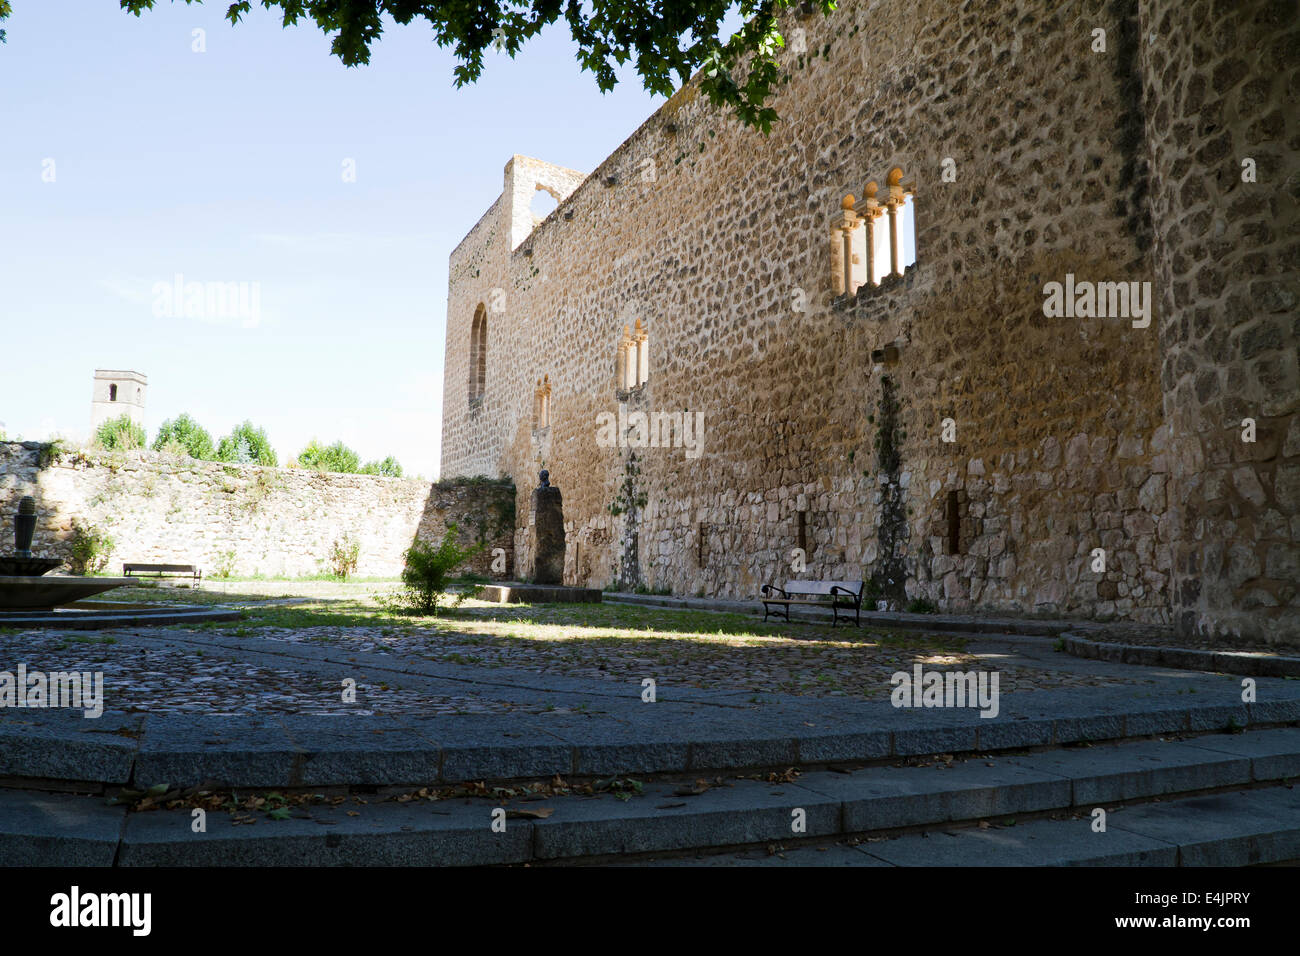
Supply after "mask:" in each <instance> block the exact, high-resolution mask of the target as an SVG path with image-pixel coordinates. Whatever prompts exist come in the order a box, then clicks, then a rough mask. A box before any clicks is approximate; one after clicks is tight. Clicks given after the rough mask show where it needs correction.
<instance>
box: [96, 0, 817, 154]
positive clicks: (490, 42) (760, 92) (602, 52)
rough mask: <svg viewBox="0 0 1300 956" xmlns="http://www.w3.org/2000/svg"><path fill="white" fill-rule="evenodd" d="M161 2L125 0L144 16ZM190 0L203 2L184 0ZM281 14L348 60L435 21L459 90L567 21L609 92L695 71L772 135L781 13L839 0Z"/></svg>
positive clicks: (718, 99) (361, 4) (375, 6)
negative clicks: (408, 28)
mask: <svg viewBox="0 0 1300 956" xmlns="http://www.w3.org/2000/svg"><path fill="white" fill-rule="evenodd" d="M156 2H157V0H120V3H121V6H122V8H123V9H124V10H127V11H129V12H130V13H133V14H135V15H136V16H139V15H140V14H141V13H142V12H143V11H144V10H149V9H152V8H153V6H154V4H155V3H156ZM185 2H186V3H194V2H202V0H185ZM260 5H261V6H262V7H264V8H265V9H267V10H273V9H277V8H278V10H279V11H280V15H281V22H282V24H283V25H284V26H286V27H287V26H290V25H293V24H296V23H298V22H299V21H300V20H304V19H305V20H308V21H311V22H314V23H315V24H316V26H317V27H319V28H320V29H321V30H322V31H323V32H325V33H327V34H331V35H332V36H331V46H330V49H331V52H332V53H333V54H334V55H335V56H337V57H338V58H339V59H340V60H342V61H343V63H344V64H346V65H347V66H357V65H359V64H365V63H369V62H370V50H371V46H372V45H373V44H374V43H375V42H377V41H378V40H379V38H380V37H381V36H382V34H383V32H384V19H383V18H384V17H385V16H388V17H391V18H392V19H393V20H394V21H396V22H397V23H398V24H401V25H403V26H405V25H408V24H410V23H411V22H412V21H414V20H416V19H423V20H425V21H427V22H428V24H429V26H430V27H432V30H433V38H434V41H435V42H436V43H437V44H438V45H439V46H441V47H450V48H451V50H452V51H453V53H454V54H455V56H456V59H457V61H458V62H457V65H456V68H455V70H454V71H453V73H454V77H455V84H456V86H457V87H461V86H465V85H466V84H469V83H473V82H475V81H476V80H478V79H479V77H480V76H482V74H483V69H484V53H485V52H487V51H488V50H489V49H494V50H499V51H501V52H504V53H506V54H508V55H509V56H511V57H513V56H514V55H515V54H516V53H518V52H519V50H520V49H521V48H522V47H523V45H524V44H525V43H526V42H527V41H528V40H530V39H532V38H533V37H535V36H537V34H539V33H541V32H542V31H543V30H544V29H546V28H548V27H550V26H551V25H552V24H555V23H558V22H561V21H562V22H563V23H564V25H565V26H566V27H567V28H568V31H569V34H570V36H572V37H573V40H574V42H575V43H576V44H577V46H578V63H579V65H580V66H581V67H582V69H583V70H586V71H587V72H589V73H591V74H593V75H594V76H595V78H596V84H597V86H599V87H600V89H601V91H602V92H608V91H609V90H611V89H613V88H614V86H615V85H616V83H617V69H618V67H620V66H622V65H624V64H627V63H631V64H632V65H633V66H634V67H635V68H636V71H637V73H638V74H639V75H640V77H641V82H642V85H643V86H644V87H645V88H646V90H648V91H649V92H651V93H653V94H656V95H659V96H669V95H671V94H672V93H673V92H674V90H676V89H677V88H678V87H679V86H681V85H682V84H684V83H685V82H686V81H687V80H689V79H690V78H691V76H692V75H693V74H695V73H696V72H697V71H699V72H701V76H700V89H701V91H702V92H703V93H704V94H705V95H706V96H707V97H708V98H709V99H710V100H711V101H712V102H714V103H716V104H718V105H720V106H725V107H728V108H729V109H731V110H732V112H733V113H735V115H736V116H737V117H738V118H739V119H740V120H741V121H742V122H743V123H745V124H746V125H748V126H753V127H755V128H758V129H761V130H763V131H764V132H767V131H768V129H770V128H771V124H772V122H773V121H774V120H775V119H776V118H777V117H776V112H775V111H774V110H773V109H772V108H771V107H770V106H769V105H767V102H768V100H769V99H770V96H771V93H772V91H773V88H774V87H775V86H776V84H777V83H778V82H780V80H781V77H782V75H783V74H782V71H781V68H780V66H779V65H778V63H777V60H776V57H777V54H778V53H779V52H780V50H781V49H782V48H783V47H784V46H785V38H784V37H783V36H782V35H781V32H780V29H779V26H778V23H777V19H778V17H779V16H780V15H781V14H782V13H784V12H785V11H787V10H789V9H790V8H792V7H799V8H800V9H802V10H804V11H807V12H809V13H811V12H815V11H816V10H820V11H821V12H822V13H823V14H829V13H831V12H832V11H833V10H834V9H835V3H834V0H690V2H686V0H681V2H667V0H660V2H646V0H479V2H475V0H260ZM252 7H253V0H239V2H235V3H231V4H229V6H227V8H226V19H227V20H229V21H230V22H231V23H232V24H237V23H239V21H240V19H241V18H242V17H243V16H244V15H245V14H247V13H248V12H249V11H250V10H251V9H252ZM733 12H737V13H739V15H740V17H741V19H742V21H743V25H742V26H741V28H740V29H739V30H737V31H736V33H734V34H732V35H731V36H730V37H727V38H724V37H722V36H721V33H722V29H723V21H724V20H725V19H726V18H727V17H728V15H729V14H731V13H733Z"/></svg>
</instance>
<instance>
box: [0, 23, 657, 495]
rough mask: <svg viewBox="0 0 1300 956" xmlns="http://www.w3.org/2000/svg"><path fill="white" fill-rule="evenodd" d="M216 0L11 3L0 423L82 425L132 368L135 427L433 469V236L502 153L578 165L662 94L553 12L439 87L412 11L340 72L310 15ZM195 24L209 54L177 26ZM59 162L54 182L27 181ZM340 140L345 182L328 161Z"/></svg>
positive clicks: (478, 197)
mask: <svg viewBox="0 0 1300 956" xmlns="http://www.w3.org/2000/svg"><path fill="white" fill-rule="evenodd" d="M226 5H227V4H226V0H208V2H206V3H204V4H203V5H201V6H187V5H185V4H183V3H176V4H174V5H172V4H168V3H162V4H160V5H159V7H158V8H157V9H155V10H153V11H151V12H146V13H145V14H143V15H142V16H141V17H140V18H139V19H136V18H135V17H133V16H130V15H129V14H126V13H124V12H122V11H121V10H119V9H118V7H117V4H116V2H114V0H17V2H16V3H15V4H14V13H13V16H12V17H11V18H10V19H9V20H8V21H6V23H5V28H6V30H7V32H8V43H7V44H4V45H0V184H2V189H0V337H2V338H0V341H2V343H3V345H2V346H0V355H3V374H0V422H3V423H4V425H3V427H4V430H5V431H6V433H7V434H8V437H10V438H13V437H16V436H17V437H22V438H29V439H40V438H46V437H50V436H52V435H56V434H61V435H64V436H68V437H74V438H84V437H86V435H87V433H88V431H89V424H90V395H91V376H92V372H93V370H94V369H95V368H126V369H134V370H137V371H140V372H143V373H144V374H146V375H148V377H149V394H148V405H147V416H146V417H147V424H148V427H149V433H150V438H151V439H152V437H153V433H154V431H155V430H156V429H157V427H158V425H159V424H160V423H161V422H162V420H163V419H165V418H168V417H172V416H174V415H176V414H178V413H180V412H189V413H190V414H192V415H194V416H195V417H196V418H198V419H199V421H200V422H202V423H203V424H204V425H205V426H206V427H207V428H208V430H209V431H211V432H212V433H213V436H214V438H216V437H219V436H220V435H221V434H224V433H225V432H227V431H228V430H229V429H230V428H231V427H232V426H233V425H234V424H235V423H236V422H239V421H242V420H243V419H245V418H251V419H252V420H253V421H254V422H256V423H257V424H259V425H262V426H263V427H265V428H266V429H267V432H268V433H269V435H270V438H271V441H272V443H273V444H274V445H275V447H276V450H277V451H278V452H279V453H280V457H281V460H284V459H285V458H287V457H289V456H291V455H293V454H296V453H297V452H298V451H299V450H300V449H301V448H302V446H303V445H304V444H306V442H307V441H308V440H309V439H310V438H313V437H317V438H320V439H321V440H322V441H326V442H328V441H333V440H335V439H342V440H343V441H344V442H346V443H347V444H348V445H350V446H352V447H353V448H355V449H356V450H357V451H358V452H359V453H360V454H361V456H362V457H363V459H372V458H381V457H383V456H384V455H387V454H394V455H396V456H397V457H398V459H399V460H400V461H401V462H402V464H403V465H404V466H405V467H406V469H407V471H408V473H417V472H418V473H421V474H424V475H425V476H427V477H434V476H435V475H436V474H437V468H438V464H437V463H438V454H439V451H438V449H439V432H440V427H441V402H442V365H443V335H444V328H445V324H446V296H447V256H448V254H449V253H450V251H451V250H452V248H453V247H454V246H455V245H456V243H458V242H459V241H460V239H461V237H462V236H463V235H464V234H465V233H466V232H467V231H468V230H469V229H470V227H471V226H473V225H474V223H475V222H476V221H477V220H478V218H479V217H480V216H481V215H482V214H483V212H484V211H485V210H486V209H487V207H488V206H489V205H490V204H491V203H492V201H493V200H494V199H495V198H496V196H497V195H498V194H499V193H500V191H501V185H502V168H503V166H504V165H505V163H506V161H507V160H508V159H509V158H510V156H511V155H512V154H513V153H523V154H525V155H530V156H536V157H538V158H540V159H545V160H547V161H549V162H553V163H559V164H560V165H563V166H569V167H572V168H575V169H581V170H591V169H594V168H595V166H596V165H597V164H598V163H599V162H600V161H601V160H602V159H604V158H605V156H607V155H608V154H609V153H610V152H612V151H613V150H614V149H615V148H616V147H617V146H618V145H619V143H621V142H622V141H623V140H624V139H625V138H626V137H627V136H628V135H629V134H630V133H631V132H632V131H633V130H634V129H636V127H637V126H639V125H640V124H641V122H642V121H644V120H645V118H646V117H647V116H649V115H650V113H651V112H653V110H654V109H655V107H656V106H657V105H658V101H657V100H655V99H653V98H652V97H650V96H649V95H648V94H646V93H645V92H644V91H643V90H642V89H641V87H640V85H639V84H638V83H637V82H636V77H635V75H634V74H632V73H630V72H629V73H628V74H627V81H626V82H624V83H621V84H620V85H619V86H618V88H617V89H616V90H615V91H614V92H613V93H610V94H608V95H603V96H602V95H601V93H600V91H599V90H598V89H597V88H596V85H595V81H594V79H593V78H592V77H591V76H590V74H586V73H581V72H579V70H578V67H577V65H576V63H575V62H574V59H573V53H574V50H573V47H572V44H571V43H570V41H569V40H568V37H567V35H566V34H565V31H564V28H563V26H562V25H561V26H560V28H559V29H558V30H556V31H554V32H553V33H552V34H550V35H546V36H543V37H541V38H540V39H538V40H536V41H534V42H533V43H532V44H530V45H529V46H528V47H527V48H526V49H525V50H524V52H522V53H521V54H520V55H519V57H518V58H517V59H515V60H513V61H512V60H511V59H509V58H508V57H507V56H506V55H504V54H495V53H492V54H489V55H488V59H487V69H486V75H485V76H484V78H483V79H482V80H480V82H479V83H478V84H477V85H475V86H472V87H467V88H465V89H461V90H455V89H454V88H453V87H452V83H451V76H452V67H453V65H454V61H453V59H452V57H451V56H450V54H449V53H448V52H446V51H444V50H441V49H439V48H438V47H437V46H436V45H435V44H434V43H433V41H432V38H431V33H430V32H429V31H428V30H427V29H426V28H424V27H422V26H420V25H413V26H410V27H398V26H396V25H393V24H390V26H389V29H388V31H387V32H386V33H385V36H384V39H383V40H382V41H381V42H380V43H379V45H378V46H377V47H376V48H375V49H374V53H373V57H372V63H371V64H370V65H369V66H365V67H357V68H354V69H347V68H345V67H343V66H342V64H340V63H339V62H338V60H337V59H336V58H334V57H332V56H331V55H330V53H329V40H328V38H327V37H326V36H325V35H324V34H322V33H320V32H319V31H318V30H317V29H316V28H315V27H314V26H311V25H308V24H305V23H304V24H300V25H299V26H298V27H295V28H290V29H288V30H285V29H282V28H281V27H280V23H279V20H278V18H277V17H276V16H275V15H274V13H271V12H267V11H263V10H261V9H260V8H257V7H256V6H255V8H254V10H253V11H252V12H251V13H250V14H249V16H248V17H247V18H246V19H245V21H244V22H242V23H241V24H240V25H239V26H238V27H231V26H230V25H229V24H228V23H226V22H225V21H224V20H223V19H222V16H221V15H222V13H224V11H225V8H226ZM196 28H201V29H203V30H205V31H206V47H207V49H206V52H204V53H195V52H193V51H192V49H191V46H192V44H193V42H194V41H193V37H192V31H193V30H194V29H196ZM47 159H52V160H54V175H55V180H54V182H43V181H42V170H43V168H45V167H43V163H44V161H45V160H47ZM345 159H353V160H355V163H356V182H355V183H346V182H344V181H343V177H342V169H343V165H342V164H343V162H344V160H345ZM177 273H180V274H182V275H183V276H184V277H185V281H187V282H190V281H201V282H248V283H252V282H257V283H260V293H261V295H260V320H259V321H257V322H256V323H255V324H253V323H249V322H241V321H230V320H215V321H214V320H212V319H210V318H184V317H167V316H161V317H160V316H157V315H155V311H156V310H155V308H154V306H155V296H154V292H153V287H154V285H155V283H158V282H167V283H170V282H172V280H173V277H174V276H175V274H177Z"/></svg>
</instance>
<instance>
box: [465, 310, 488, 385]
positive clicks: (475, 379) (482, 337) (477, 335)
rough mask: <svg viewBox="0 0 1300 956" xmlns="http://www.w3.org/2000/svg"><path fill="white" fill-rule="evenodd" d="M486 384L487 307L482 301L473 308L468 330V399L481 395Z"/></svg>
mask: <svg viewBox="0 0 1300 956" xmlns="http://www.w3.org/2000/svg"><path fill="white" fill-rule="evenodd" d="M486 385H487V307H486V306H484V305H483V303H482V302H480V303H479V304H478V308H477V309H475V310H474V321H473V323H472V324H471V325H470V330H469V400H470V401H471V402H473V401H476V400H478V399H480V398H482V397H483V392H484V389H485V386H486Z"/></svg>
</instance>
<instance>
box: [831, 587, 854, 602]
mask: <svg viewBox="0 0 1300 956" xmlns="http://www.w3.org/2000/svg"><path fill="white" fill-rule="evenodd" d="M837 594H843V595H846V596H847V597H849V598H851V599H852V600H854V601H861V600H862V592H861V591H850V590H849V589H848V588H842V587H840V586H839V585H835V586H833V587H832V588H831V599H832V600H834V598H835V595H837Z"/></svg>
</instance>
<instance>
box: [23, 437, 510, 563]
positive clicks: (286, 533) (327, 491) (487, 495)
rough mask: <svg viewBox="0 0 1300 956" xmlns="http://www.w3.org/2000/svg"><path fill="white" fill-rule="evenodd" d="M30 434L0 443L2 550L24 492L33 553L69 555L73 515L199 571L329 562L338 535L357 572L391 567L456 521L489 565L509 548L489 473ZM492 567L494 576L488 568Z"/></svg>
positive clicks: (124, 545)
mask: <svg viewBox="0 0 1300 956" xmlns="http://www.w3.org/2000/svg"><path fill="white" fill-rule="evenodd" d="M44 447H46V446H41V445H38V444H37V443H34V442H22V443H20V442H0V536H2V537H0V552H3V553H8V552H9V551H11V550H12V548H13V537H12V536H13V514H14V512H15V511H16V510H17V507H18V499H19V498H21V497H22V496H23V495H33V496H34V497H35V498H36V501H37V508H38V510H39V512H40V515H41V517H40V520H39V522H38V524H37V529H36V538H35V542H34V544H33V550H34V551H36V552H38V553H42V554H45V555H48V556H52V557H63V558H65V559H66V558H67V556H68V554H69V549H70V542H71V539H72V536H73V533H74V530H73V528H74V522H75V523H79V524H81V525H89V526H94V527H97V528H99V529H101V530H103V531H104V532H106V533H107V534H108V535H109V536H110V537H111V538H112V539H113V542H114V547H113V552H112V555H111V559H110V561H109V564H108V567H107V569H106V570H108V571H110V572H120V571H121V567H122V562H124V561H138V562H149V563H167V564H197V565H198V566H199V567H200V568H202V569H203V571H204V573H205V574H208V575H211V574H214V573H217V572H218V571H220V570H221V569H222V568H226V569H228V570H230V571H232V572H234V573H237V574H263V575H268V576H289V577H293V576H298V575H307V574H318V573H321V572H322V571H328V570H329V567H328V565H327V563H326V562H327V559H328V557H329V554H330V550H331V547H332V545H333V544H334V542H335V541H339V540H341V539H342V538H343V536H344V535H350V536H351V537H352V538H353V539H354V540H356V541H357V542H358V543H359V544H360V555H359V563H358V566H357V569H356V574H358V575H360V576H389V575H396V574H398V573H399V572H400V571H401V569H402V553H403V551H405V550H406V548H408V547H409V546H410V545H411V542H412V541H413V540H414V539H415V537H416V535H417V534H418V535H419V537H420V538H422V539H424V540H429V541H441V540H442V538H443V536H444V535H445V534H446V527H447V525H448V524H450V523H455V524H456V525H457V526H458V528H459V529H460V537H461V539H462V540H463V541H465V542H466V543H468V542H470V541H473V540H478V539H480V538H481V539H482V540H485V541H486V542H487V545H488V548H487V550H485V551H484V552H482V553H480V554H479V555H478V556H477V557H476V558H475V559H474V561H473V562H472V569H473V570H475V571H477V572H478V573H481V574H487V573H488V571H489V568H490V563H491V560H492V556H491V550H490V549H491V548H495V547H500V548H505V549H506V550H507V551H510V549H511V548H512V547H513V544H512V538H513V528H514V511H513V508H514V489H513V487H511V486H509V485H503V484H501V483H500V482H496V481H481V480H480V481H461V482H439V483H437V484H434V485H430V484H429V483H428V482H425V481H420V480H416V479H402V478H383V477H379V476H375V475H345V474H322V473H318V472H314V471H306V470H300V469H289V468H261V467H258V466H256V465H225V464H220V463H216V462H202V461H194V460H192V459H176V458H169V457H166V456H163V455H159V454H154V453H150V452H134V453H127V454H120V453H119V454H112V453H98V454H95V453H81V452H65V453H63V454H62V455H60V456H58V458H56V459H54V460H50V461H46V460H44V458H45V457H46V455H45V453H44V452H43V451H42V449H43V448H44ZM497 576H500V575H497Z"/></svg>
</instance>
